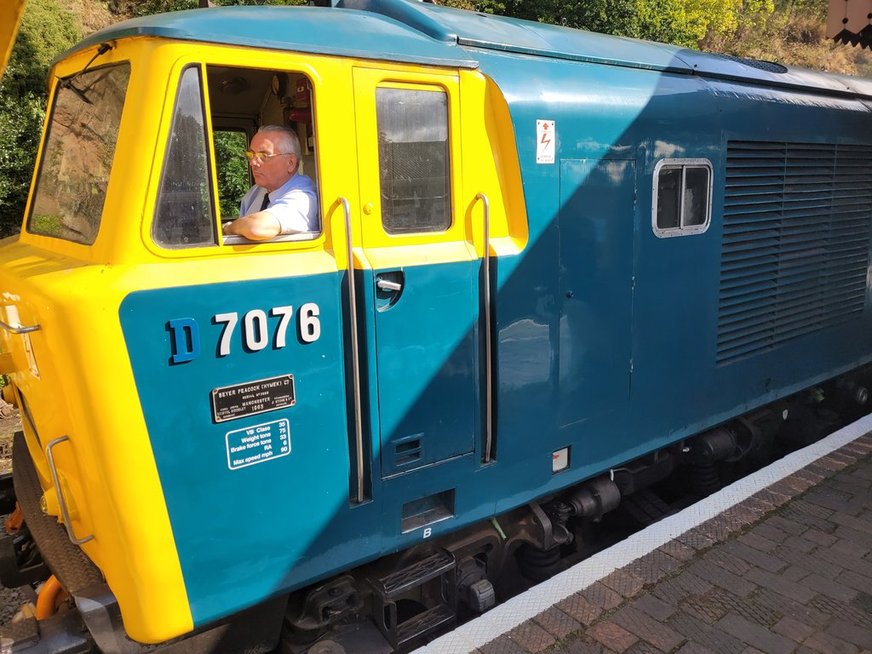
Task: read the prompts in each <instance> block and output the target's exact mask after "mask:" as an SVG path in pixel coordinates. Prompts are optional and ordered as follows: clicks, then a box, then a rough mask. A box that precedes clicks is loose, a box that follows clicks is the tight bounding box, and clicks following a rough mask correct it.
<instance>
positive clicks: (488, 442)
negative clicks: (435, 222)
mask: <svg viewBox="0 0 872 654" xmlns="http://www.w3.org/2000/svg"><path fill="white" fill-rule="evenodd" d="M479 200H481V203H482V205H483V206H484V227H483V229H484V256H483V257H482V260H483V265H484V275H482V282H481V285H482V292H481V294H482V303H483V305H484V320H483V322H484V325H483V326H482V331H483V332H484V336H483V338H484V387H485V401H484V456H483V458H482V460H483V461H484V463H490V462H491V459H492V458H493V456H492V455H493V452H492V450H493V415H494V395H493V376H494V373H493V335H492V326H491V276H490V202H489V201H488V199H487V196H486V195H485V194H484V193H479V194H478V195H476V196H475V200H474V201H473V204H475V202H478V201H479Z"/></svg>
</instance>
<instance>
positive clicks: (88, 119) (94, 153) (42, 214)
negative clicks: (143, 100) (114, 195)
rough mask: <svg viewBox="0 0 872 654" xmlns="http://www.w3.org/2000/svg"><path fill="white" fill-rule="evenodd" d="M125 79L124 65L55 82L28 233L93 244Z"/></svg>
mask: <svg viewBox="0 0 872 654" xmlns="http://www.w3.org/2000/svg"><path fill="white" fill-rule="evenodd" d="M129 80H130V65H129V64H127V63H124V64H115V65H111V66H103V67H100V68H94V69H90V70H85V71H84V72H82V73H79V74H77V75H74V76H72V77H69V78H65V79H62V80H60V81H59V82H58V85H57V91H56V93H55V96H54V101H53V103H52V107H51V120H50V121H49V125H48V135H47V136H46V139H45V145H44V146H43V150H42V159H41V161H40V165H39V172H38V174H37V177H36V188H35V190H34V195H33V202H32V204H31V209H30V215H29V216H28V219H27V231H28V232H30V233H31V234H39V235H41V236H51V237H54V238H60V239H64V240H68V241H73V242H74V243H82V244H85V245H91V244H93V243H94V241H95V239H96V238H97V232H98V230H99V229H100V218H101V216H102V215H103V204H104V202H105V200H106V188H107V186H108V183H109V173H110V172H111V170H112V160H113V158H114V156H115V144H116V141H117V139H118V130H119V127H120V125H121V112H122V109H123V107H124V98H125V96H126V94H127V84H128V81H129Z"/></svg>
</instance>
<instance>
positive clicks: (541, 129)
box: [536, 120, 557, 164]
mask: <svg viewBox="0 0 872 654" xmlns="http://www.w3.org/2000/svg"><path fill="white" fill-rule="evenodd" d="M556 141H557V127H556V126H555V125H554V121H553V120H537V121H536V163H537V164H553V163H554V150H555V149H556V148H555V142H556Z"/></svg>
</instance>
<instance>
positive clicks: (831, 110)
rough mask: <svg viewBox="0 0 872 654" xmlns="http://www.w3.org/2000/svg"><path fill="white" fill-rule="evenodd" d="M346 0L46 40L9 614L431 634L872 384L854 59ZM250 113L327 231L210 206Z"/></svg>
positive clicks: (77, 647)
mask: <svg viewBox="0 0 872 654" xmlns="http://www.w3.org/2000/svg"><path fill="white" fill-rule="evenodd" d="M334 4H336V6H335V7H315V6H313V7H225V8H210V9H203V10H193V11H188V12H177V13H173V14H166V15H158V16H149V17H144V18H138V19H134V20H130V21H127V22H124V23H120V24H118V25H115V26H112V27H109V28H107V29H104V30H102V31H100V32H97V33H95V34H93V35H91V36H90V37H88V38H86V39H85V40H84V41H83V42H81V43H80V44H79V45H77V46H76V47H74V48H73V49H72V50H70V51H68V52H66V53H65V54H63V55H62V56H61V57H60V58H59V59H58V60H57V61H56V62H55V64H54V65H53V68H52V71H51V75H50V99H49V109H48V112H47V118H46V122H45V130H44V135H43V138H42V142H41V146H40V150H39V155H38V160H37V164H36V169H35V172H34V176H33V184H32V190H31V193H30V197H29V199H28V203H27V209H26V215H25V216H24V220H23V225H22V230H21V233H20V235H19V236H16V237H13V238H9V239H6V240H5V241H3V242H2V244H0V293H2V294H0V333H2V336H0V372H2V373H4V374H5V375H6V376H7V378H8V380H9V383H8V385H7V386H6V387H5V389H4V397H6V398H8V399H9V400H10V401H11V402H14V403H15V404H16V405H17V406H18V408H19V410H20V412H21V416H22V425H23V430H22V432H21V433H18V434H17V435H16V436H15V440H14V447H13V466H14V488H10V487H9V485H8V484H7V486H6V487H4V488H3V493H2V501H3V504H4V505H5V506H6V510H7V511H10V512H12V515H11V517H10V518H9V519H8V520H7V523H6V525H7V530H6V531H7V533H6V535H5V536H4V537H3V539H2V540H0V579H2V581H3V583H4V584H5V585H7V586H14V585H19V584H38V583H40V582H44V583H42V585H41V591H40V594H39V597H38V600H37V606H36V614H37V615H36V618H38V619H36V618H32V617H25V619H23V620H20V621H19V622H17V623H14V624H10V625H7V627H5V628H4V631H3V632H2V634H3V635H6V636H8V637H12V638H14V639H16V640H15V651H21V652H33V653H34V654H35V653H37V652H46V653H52V654H60V653H62V652H70V653H73V652H86V651H102V652H106V653H108V652H123V653H133V652H140V651H146V650H148V651H167V652H171V651H185V652H232V651H237V652H242V651H245V652H267V651H272V650H276V649H279V650H280V651H282V652H287V653H298V652H305V651H307V650H308V649H310V648H312V647H313V646H317V647H320V648H321V649H320V651H331V652H334V651H349V652H352V651H364V652H389V651H394V650H396V651H404V650H409V649H411V648H412V647H414V646H415V645H416V644H418V643H421V642H425V641H426V640H427V639H428V638H431V637H433V636H435V635H438V634H440V633H443V632H444V631H446V630H448V629H450V628H451V626H452V625H454V624H456V622H457V621H458V620H462V619H464V618H465V617H468V616H471V615H475V614H477V613H481V612H483V611H486V610H487V609H488V608H490V607H491V606H492V605H493V604H494V603H495V602H497V601H499V600H500V599H502V598H503V597H505V596H506V595H507V594H509V593H511V592H512V591H511V587H512V583H513V582H512V581H511V580H512V579H515V578H516V577H518V576H525V577H536V576H538V575H540V574H545V573H547V572H548V570H551V569H559V567H560V566H561V565H563V564H564V562H565V561H567V560H575V559H578V558H580V557H581V556H582V555H583V553H584V549H585V546H586V543H587V542H588V539H590V538H591V534H593V533H595V532H596V528H597V523H598V522H599V521H601V520H603V517H604V516H606V518H607V517H608V515H609V514H610V513H611V512H613V511H615V510H616V509H618V508H619V507H621V506H625V505H626V504H627V503H632V502H634V501H635V500H634V498H638V497H641V496H643V495H644V493H645V492H646V489H648V488H650V487H652V485H655V484H659V483H662V482H663V481H664V480H667V479H669V478H673V479H678V480H679V482H680V485H682V486H685V487H686V488H687V489H689V492H700V493H701V492H704V491H705V490H707V489H709V490H710V489H712V488H717V487H718V485H719V484H722V483H724V481H726V480H728V479H729V478H730V476H731V475H733V474H735V473H736V471H737V470H739V469H740V468H741V467H742V466H743V465H745V464H746V463H748V462H750V461H753V460H755V458H757V457H758V456H759V454H760V453H761V452H762V451H764V450H767V449H771V448H772V447H773V444H774V443H777V442H778V441H779V439H783V438H785V437H786V436H785V434H789V435H792V437H793V438H794V439H796V440H798V441H803V440H804V439H810V438H813V433H812V432H814V431H816V426H818V425H820V424H823V423H825V422H827V420H829V419H830V418H832V417H833V416H837V417H838V416H842V417H846V416H849V415H851V414H853V413H856V412H857V411H862V410H863V408H862V407H863V405H864V404H865V403H866V402H867V400H868V390H867V389H868V386H869V367H868V364H870V362H872V264H870V260H872V259H870V252H872V82H870V81H868V80H862V79H853V78H847V77H839V76H833V75H825V74H822V73H816V72H811V71H806V70H798V69H793V68H787V67H783V66H780V65H777V64H773V63H767V62H759V61H751V60H745V59H739V58H735V57H727V56H718V55H710V54H704V53H701V52H697V51H691V50H686V49H680V48H675V47H670V46H666V45H661V44H656V43H647V42H641V41H636V40H630V39H622V38H614V37H607V36H602V35H598V34H591V33H585V32H580V31H575V30H570V29H565V28H561V27H554V26H549V25H542V24H535V23H529V22H524V21H518V20H512V19H507V18H503V17H497V16H492V15H484V14H478V13H474V12H466V11H461V10H454V9H448V8H444V7H438V6H433V5H432V4H427V3H421V2H415V1H411V0H340V1H339V2H338V3H334ZM267 124H280V125H285V126H288V127H290V128H292V129H294V130H295V131H296V133H297V134H298V135H299V137H300V142H301V145H302V150H303V152H302V167H303V171H304V172H305V174H307V175H309V176H310V177H312V178H313V179H314V180H316V183H317V188H318V197H319V203H320V207H319V208H320V217H321V230H320V231H319V232H318V233H312V234H297V235H292V236H284V237H279V238H277V239H274V240H272V241H267V242H257V243H255V242H248V241H246V240H245V239H243V238H242V237H239V236H224V235H222V231H221V225H222V222H226V221H227V220H229V219H231V218H232V217H233V216H232V215H228V214H232V211H230V210H229V209H228V207H229V206H231V205H232V202H230V201H226V202H225V201H223V200H227V199H228V198H229V196H230V195H232V188H231V187H230V185H229V182H228V181H227V180H228V175H226V174H225V172H226V171H227V170H228V169H229V167H231V166H233V165H237V164H238V163H239V161H240V160H238V159H236V157H241V156H242V151H243V150H244V149H245V147H246V143H247V141H248V139H250V137H251V136H252V134H253V133H254V132H255V130H256V129H257V128H258V127H259V126H261V125H267ZM228 143H230V144H238V148H236V147H226V144H228ZM221 144H223V145H222V147H218V146H219V145H221ZM236 150H238V152H237V151H236ZM241 161H244V160H241ZM236 200H238V198H236ZM16 506H17V507H18V508H17V509H15V507H16ZM13 509H15V510H14V511H13ZM327 647H330V648H332V649H325V648H327ZM337 648H339V649H337Z"/></svg>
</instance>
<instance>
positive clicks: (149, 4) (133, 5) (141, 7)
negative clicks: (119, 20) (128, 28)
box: [111, 0, 306, 16]
mask: <svg viewBox="0 0 872 654" xmlns="http://www.w3.org/2000/svg"><path fill="white" fill-rule="evenodd" d="M212 4H213V5H215V6H228V5H304V4H306V0H265V1H264V0H212ZM199 6H200V3H199V0H143V1H140V0H113V1H112V3H111V7H112V10H113V12H115V13H120V14H127V15H128V16H150V15H151V14H161V13H166V12H169V11H181V10H183V9H197V8H198V7H199Z"/></svg>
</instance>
